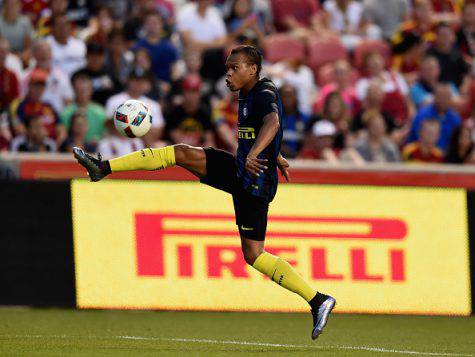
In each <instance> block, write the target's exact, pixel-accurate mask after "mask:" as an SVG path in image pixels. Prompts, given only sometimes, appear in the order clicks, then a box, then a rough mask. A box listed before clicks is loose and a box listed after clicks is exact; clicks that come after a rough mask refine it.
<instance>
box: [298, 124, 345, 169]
mask: <svg viewBox="0 0 475 357" xmlns="http://www.w3.org/2000/svg"><path fill="white" fill-rule="evenodd" d="M335 134H336V128H335V125H333V123H332V122H330V121H328V120H320V121H317V122H316V123H315V124H313V126H312V128H311V132H310V134H309V135H307V137H306V138H305V144H304V146H303V148H302V150H301V151H300V154H299V155H298V158H299V159H313V160H323V161H327V162H330V163H333V164H336V163H337V162H338V156H337V154H336V153H335V151H334V150H333V147H334V138H335Z"/></svg>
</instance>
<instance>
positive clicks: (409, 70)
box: [393, 33, 426, 84]
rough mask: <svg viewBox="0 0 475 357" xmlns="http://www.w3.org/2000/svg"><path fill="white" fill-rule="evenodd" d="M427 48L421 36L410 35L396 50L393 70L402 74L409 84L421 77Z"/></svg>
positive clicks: (407, 35)
mask: <svg viewBox="0 0 475 357" xmlns="http://www.w3.org/2000/svg"><path fill="white" fill-rule="evenodd" d="M425 50H426V46H425V44H424V42H423V41H422V39H421V38H420V36H419V35H416V34H413V33H408V34H405V35H404V39H403V41H402V42H401V43H400V44H399V45H398V46H396V47H395V48H394V50H393V53H394V56H393V70H395V71H396V72H399V73H401V74H402V75H403V76H404V79H405V80H406V82H407V83H408V84H413V83H414V82H415V81H417V79H418V77H419V70H420V65H421V61H422V58H423V57H424V52H425Z"/></svg>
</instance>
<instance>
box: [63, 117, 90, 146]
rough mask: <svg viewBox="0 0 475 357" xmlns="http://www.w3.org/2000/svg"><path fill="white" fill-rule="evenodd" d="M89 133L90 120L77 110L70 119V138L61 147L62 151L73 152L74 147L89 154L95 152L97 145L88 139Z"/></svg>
mask: <svg viewBox="0 0 475 357" xmlns="http://www.w3.org/2000/svg"><path fill="white" fill-rule="evenodd" d="M88 132H89V126H88V118H87V117H86V113H85V112H83V111H82V110H77V111H76V112H74V114H73V115H72V116H71V118H70V123H69V130H68V137H67V139H66V140H65V142H64V143H63V144H62V145H61V147H60V151H62V152H72V151H73V147H75V146H76V147H80V148H81V149H83V150H85V151H87V152H95V151H96V144H95V143H94V142H90V141H89V140H88V139H87V133H88Z"/></svg>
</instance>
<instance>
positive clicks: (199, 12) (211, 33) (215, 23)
mask: <svg viewBox="0 0 475 357" xmlns="http://www.w3.org/2000/svg"><path fill="white" fill-rule="evenodd" d="M177 29H178V31H179V32H180V35H181V36H182V40H183V42H184V45H185V47H186V48H187V49H190V48H191V49H196V50H199V51H205V50H208V49H212V48H220V47H223V46H224V45H225V42H226V26H225V24H224V21H223V18H222V16H221V14H220V12H219V11H218V10H217V9H216V8H215V7H214V6H213V5H212V1H210V0H200V1H198V2H197V3H192V4H188V5H185V6H184V7H183V8H182V9H181V10H180V12H179V13H178V16H177Z"/></svg>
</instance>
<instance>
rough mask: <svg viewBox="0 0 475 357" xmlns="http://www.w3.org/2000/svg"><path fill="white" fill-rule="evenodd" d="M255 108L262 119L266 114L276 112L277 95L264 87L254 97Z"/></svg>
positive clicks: (277, 109) (277, 108)
mask: <svg viewBox="0 0 475 357" xmlns="http://www.w3.org/2000/svg"><path fill="white" fill-rule="evenodd" d="M256 102H257V103H256V104H257V105H256V108H257V112H258V113H259V117H260V118H261V119H264V117H265V116H266V115H267V114H270V113H273V112H275V113H278V112H279V106H278V104H277V96H276V94H275V93H274V92H273V91H272V90H270V89H264V90H263V91H262V92H260V93H259V94H258V95H257V97H256Z"/></svg>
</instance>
